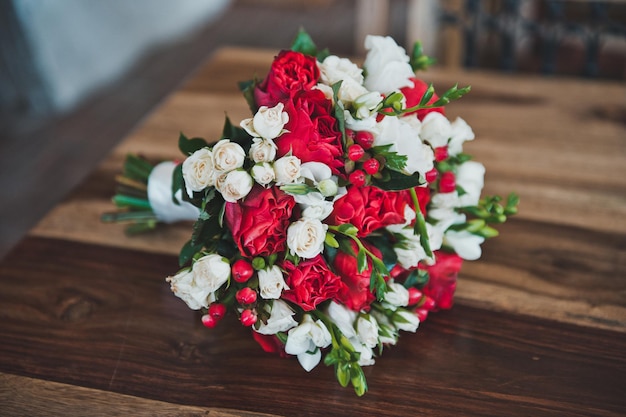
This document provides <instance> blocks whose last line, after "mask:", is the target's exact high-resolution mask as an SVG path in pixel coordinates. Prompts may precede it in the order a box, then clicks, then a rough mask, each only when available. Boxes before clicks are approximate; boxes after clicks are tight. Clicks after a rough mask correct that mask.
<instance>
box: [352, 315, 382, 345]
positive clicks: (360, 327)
mask: <svg viewBox="0 0 626 417" xmlns="http://www.w3.org/2000/svg"><path fill="white" fill-rule="evenodd" d="M356 333H357V337H358V338H359V340H360V341H361V343H363V344H364V345H365V346H367V347H368V348H374V347H376V345H378V323H377V322H376V319H375V318H374V316H372V315H367V316H359V318H358V319H357V320H356Z"/></svg>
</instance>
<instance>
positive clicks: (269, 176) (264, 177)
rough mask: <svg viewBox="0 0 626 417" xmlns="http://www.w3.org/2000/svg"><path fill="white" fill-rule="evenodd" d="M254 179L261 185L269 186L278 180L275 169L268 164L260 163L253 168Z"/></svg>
mask: <svg viewBox="0 0 626 417" xmlns="http://www.w3.org/2000/svg"><path fill="white" fill-rule="evenodd" d="M252 178H254V180H255V181H256V182H258V183H259V184H261V185H268V184H269V183H271V182H272V181H274V180H275V179H276V174H275V173H274V167H273V166H272V165H271V164H270V163H268V162H260V163H257V164H256V165H254V166H253V167H252Z"/></svg>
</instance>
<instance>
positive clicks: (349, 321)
mask: <svg viewBox="0 0 626 417" xmlns="http://www.w3.org/2000/svg"><path fill="white" fill-rule="evenodd" d="M326 314H327V315H328V317H330V319H331V320H332V321H333V323H335V325H336V326H337V327H338V328H339V330H340V331H341V333H343V335H344V336H345V337H347V338H348V339H349V338H351V337H356V331H355V330H354V321H355V320H356V317H357V312H356V311H352V310H350V309H348V308H346V307H344V306H343V305H342V304H337V303H336V302H334V301H331V302H330V304H328V309H327V310H326Z"/></svg>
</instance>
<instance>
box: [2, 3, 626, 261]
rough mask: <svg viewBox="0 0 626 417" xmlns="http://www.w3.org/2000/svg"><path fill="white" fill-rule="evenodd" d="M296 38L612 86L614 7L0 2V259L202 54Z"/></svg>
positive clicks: (355, 51)
mask: <svg viewBox="0 0 626 417" xmlns="http://www.w3.org/2000/svg"><path fill="white" fill-rule="evenodd" d="M300 27H303V28H305V29H306V30H307V31H308V32H309V33H310V34H311V36H312V37H313V39H314V40H315V41H316V43H317V44H318V46H320V47H328V48H329V49H330V51H331V52H333V53H335V54H337V55H348V56H357V57H358V56H361V54H362V53H363V49H362V44H363V39H364V37H365V35H366V34H379V35H391V36H393V37H394V38H395V39H396V40H397V41H398V42H399V43H401V44H403V45H404V46H406V47H409V48H410V46H411V45H412V43H413V42H414V41H415V40H421V41H422V43H423V45H424V48H425V50H426V53H427V54H429V55H431V56H434V57H435V58H436V59H437V62H438V65H441V66H446V67H465V68H487V69H490V70H494V71H508V72H520V73H536V74H542V75H543V76H549V77H579V78H580V79H581V80H584V79H586V78H594V79H611V80H624V79H626V2H624V1H615V0H614V1H583V0H580V1H571V0H570V1H548V0H441V1H436V0H211V1H201V0H177V1H175V2H174V1H168V0H133V1H127V0H107V1H98V0H62V1H59V0H0V190H1V191H0V257H2V256H3V254H5V253H6V251H7V250H8V248H10V247H11V245H13V244H14V243H15V242H16V241H17V240H18V239H19V238H20V236H22V235H23V234H24V233H25V232H26V231H27V230H28V229H29V228H30V227H32V226H33V225H34V224H35V222H36V221H37V220H38V219H39V218H40V217H41V216H43V214H45V213H46V212H47V211H48V210H49V209H50V208H51V207H52V206H53V205H54V204H56V203H57V202H58V201H59V200H60V199H62V198H63V196H64V195H66V194H67V193H68V192H69V191H70V190H71V189H72V188H73V187H75V186H76V185H77V184H79V183H80V182H81V181H82V179H83V178H84V177H85V176H86V175H87V174H88V173H89V171H90V170H91V169H93V167H94V166H95V165H96V164H97V163H98V162H99V161H100V160H101V159H103V158H104V157H105V156H106V154H107V153H108V151H110V150H111V149H112V147H113V146H114V145H115V144H116V143H118V142H119V141H120V140H121V139H123V138H124V137H125V136H126V135H127V134H128V133H129V132H130V131H131V130H132V128H133V127H134V126H136V125H137V124H138V123H139V122H140V121H141V120H142V119H143V118H144V117H145V116H146V115H147V114H148V113H149V112H150V111H151V110H152V109H154V107H155V106H157V105H158V103H159V102H160V101H161V100H162V99H163V98H164V97H165V96H167V94H168V93H169V92H171V91H172V90H173V89H175V88H176V87H177V86H179V85H180V84H181V83H182V82H183V81H184V80H185V79H186V77H188V76H189V75H190V74H192V73H193V71H194V70H196V69H197V68H198V67H199V66H200V65H201V64H202V63H203V62H204V61H205V60H206V59H207V58H208V57H209V56H210V55H211V53H212V52H213V51H215V50H216V49H217V48H219V47H221V46H226V45H235V46H246V47H260V48H269V49H275V50H278V49H280V48H285V47H288V46H289V44H290V42H291V40H292V39H293V36H294V34H295V33H296V32H297V30H298V29H299V28H300ZM616 94H624V91H621V92H616ZM622 117H623V115H622Z"/></svg>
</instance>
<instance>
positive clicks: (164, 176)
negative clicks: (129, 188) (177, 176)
mask: <svg viewBox="0 0 626 417" xmlns="http://www.w3.org/2000/svg"><path fill="white" fill-rule="evenodd" d="M175 168H176V164H175V163H174V162H170V161H166V162H161V163H160V164H158V165H157V166H155V167H154V169H153V170H152V172H151V173H150V176H149V177H148V201H150V207H152V211H154V214H156V216H157V218H158V219H159V220H160V221H162V222H165V223H174V222H178V221H183V220H197V219H198V216H199V215H200V209H198V208H197V207H196V206H194V205H193V204H191V203H188V202H186V201H183V199H182V191H181V190H178V191H177V192H176V199H177V200H178V202H179V203H180V205H177V204H176V203H174V201H172V173H173V172H174V169H175Z"/></svg>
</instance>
